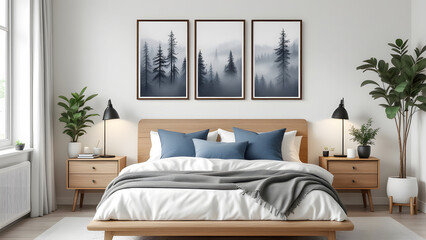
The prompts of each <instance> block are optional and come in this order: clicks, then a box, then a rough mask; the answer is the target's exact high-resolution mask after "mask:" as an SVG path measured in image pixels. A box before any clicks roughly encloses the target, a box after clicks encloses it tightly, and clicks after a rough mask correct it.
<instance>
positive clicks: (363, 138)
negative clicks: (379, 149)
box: [349, 118, 379, 158]
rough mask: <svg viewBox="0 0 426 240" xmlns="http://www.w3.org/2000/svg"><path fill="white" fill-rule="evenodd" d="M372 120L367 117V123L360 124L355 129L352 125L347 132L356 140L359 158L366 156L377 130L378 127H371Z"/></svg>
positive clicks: (368, 153)
mask: <svg viewBox="0 0 426 240" xmlns="http://www.w3.org/2000/svg"><path fill="white" fill-rule="evenodd" d="M372 123H373V120H372V119H371V118H369V119H368V121H367V123H365V124H362V125H361V128H360V129H356V128H355V127H354V126H353V125H352V127H351V128H350V129H349V134H350V135H351V136H352V138H351V140H352V141H354V142H357V143H358V144H359V146H358V155H359V157H360V158H368V157H370V153H371V145H374V141H373V140H374V139H376V135H377V133H378V132H379V128H376V129H374V128H372V127H371V124H372Z"/></svg>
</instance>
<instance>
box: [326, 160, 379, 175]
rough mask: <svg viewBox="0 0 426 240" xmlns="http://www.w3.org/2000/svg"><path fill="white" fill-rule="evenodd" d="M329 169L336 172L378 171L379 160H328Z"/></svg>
mask: <svg viewBox="0 0 426 240" xmlns="http://www.w3.org/2000/svg"><path fill="white" fill-rule="evenodd" d="M328 171H329V172H331V173H333V174H335V173H374V174H376V173H377V161H328Z"/></svg>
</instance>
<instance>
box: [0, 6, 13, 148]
mask: <svg viewBox="0 0 426 240" xmlns="http://www.w3.org/2000/svg"><path fill="white" fill-rule="evenodd" d="M9 6H10V4H9V0H0V147H4V146H7V145H10V144H11V140H10V139H11V126H10V99H11V98H10V91H9V89H10V73H9V69H10V44H9V43H10V41H9V40H10V32H9V30H10V28H9V22H10V21H9V13H10V9H9Z"/></svg>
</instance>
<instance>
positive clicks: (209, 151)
mask: <svg viewBox="0 0 426 240" xmlns="http://www.w3.org/2000/svg"><path fill="white" fill-rule="evenodd" d="M192 141H193V142H194V146H195V156H196V157H202V158H221V159H244V154H245V153H246V148H247V144H248V142H235V143H221V142H211V141H205V140H199V139H192Z"/></svg>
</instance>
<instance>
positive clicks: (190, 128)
mask: <svg viewBox="0 0 426 240" xmlns="http://www.w3.org/2000/svg"><path fill="white" fill-rule="evenodd" d="M233 127H238V128H242V129H246V130H250V131H255V132H268V131H273V130H276V129H280V128H287V131H293V130H297V136H302V137H303V138H302V143H301V145H300V160H301V161H302V162H304V163H307V162H308V124H307V122H306V120H305V119H141V120H140V121H139V125H138V162H145V161H146V160H148V158H149V151H150V149H151V138H150V131H157V130H158V129H165V130H170V131H176V132H184V133H190V132H196V131H200V130H204V129H210V131H215V130H217V129H218V128H222V129H224V130H228V131H233V130H232V128H233Z"/></svg>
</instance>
